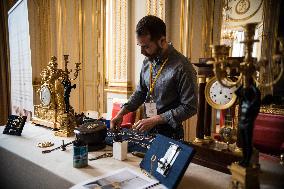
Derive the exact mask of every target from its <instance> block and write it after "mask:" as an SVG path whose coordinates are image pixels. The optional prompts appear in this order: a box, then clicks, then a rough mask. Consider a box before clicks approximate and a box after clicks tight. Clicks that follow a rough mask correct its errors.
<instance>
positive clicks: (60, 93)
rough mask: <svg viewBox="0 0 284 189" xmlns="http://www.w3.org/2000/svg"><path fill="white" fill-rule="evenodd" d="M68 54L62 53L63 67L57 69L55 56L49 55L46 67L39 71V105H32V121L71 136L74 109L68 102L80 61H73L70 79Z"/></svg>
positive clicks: (58, 133) (59, 133) (74, 123)
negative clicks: (73, 68)
mask: <svg viewBox="0 0 284 189" xmlns="http://www.w3.org/2000/svg"><path fill="white" fill-rule="evenodd" d="M68 56H69V55H64V61H65V69H64V70H62V69H58V67H57V66H58V64H57V58H56V57H55V56H52V57H51V60H50V62H49V63H48V65H47V67H46V68H45V69H43V71H42V72H41V74H40V76H41V84H40V85H41V86H40V88H39V90H38V93H39V98H40V102H41V104H40V105H35V106H34V117H33V118H32V122H33V123H35V124H38V125H43V126H46V127H51V128H53V129H54V130H56V132H55V135H58V136H65V137H68V136H72V135H73V129H74V127H75V126H76V122H75V117H74V110H73V108H72V106H70V104H69V97H70V92H71V89H72V88H75V87H76V85H75V84H74V85H72V84H71V80H75V79H76V78H77V77H78V74H79V71H80V63H75V64H76V68H75V72H74V78H73V79H70V78H69V74H70V73H71V72H72V70H70V71H69V70H68V63H69V61H68Z"/></svg>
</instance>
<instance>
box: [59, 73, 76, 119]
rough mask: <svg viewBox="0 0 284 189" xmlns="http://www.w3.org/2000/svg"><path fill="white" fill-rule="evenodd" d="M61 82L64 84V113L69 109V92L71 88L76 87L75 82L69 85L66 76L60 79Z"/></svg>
mask: <svg viewBox="0 0 284 189" xmlns="http://www.w3.org/2000/svg"><path fill="white" fill-rule="evenodd" d="M62 84H63V86H64V102H65V113H68V112H69V109H70V102H69V98H70V93H71V90H72V89H75V88H76V84H74V85H71V81H70V79H69V78H68V77H65V78H64V79H63V80H62Z"/></svg>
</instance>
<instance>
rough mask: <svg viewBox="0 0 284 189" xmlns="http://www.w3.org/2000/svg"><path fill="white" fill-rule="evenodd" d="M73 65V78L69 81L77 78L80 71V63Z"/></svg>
mask: <svg viewBox="0 0 284 189" xmlns="http://www.w3.org/2000/svg"><path fill="white" fill-rule="evenodd" d="M75 64H76V68H75V72H74V78H73V79H71V80H75V79H77V77H78V75H79V71H80V70H81V68H80V64H81V63H79V62H78V63H75Z"/></svg>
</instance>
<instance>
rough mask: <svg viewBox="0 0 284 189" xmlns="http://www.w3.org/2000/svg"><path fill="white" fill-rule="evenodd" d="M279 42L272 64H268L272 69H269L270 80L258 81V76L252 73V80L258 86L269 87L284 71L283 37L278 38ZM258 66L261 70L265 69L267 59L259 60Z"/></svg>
mask: <svg viewBox="0 0 284 189" xmlns="http://www.w3.org/2000/svg"><path fill="white" fill-rule="evenodd" d="M278 42H279V44H278V43H277V47H276V54H275V55H273V57H272V63H271V64H272V65H271V66H270V67H271V69H272V71H271V73H272V74H271V75H272V77H273V79H272V81H268V82H266V83H264V82H261V81H259V77H257V75H256V74H253V79H254V81H255V82H256V83H257V85H258V86H260V87H269V86H272V85H274V84H276V83H277V82H278V81H279V80H280V79H281V77H282V75H283V72H284V65H283V64H284V60H283V59H284V48H283V45H284V38H280V39H279V41H278ZM258 64H259V66H258V68H259V69H261V68H262V70H265V69H266V67H267V65H268V64H269V62H268V60H261V61H259V63H258Z"/></svg>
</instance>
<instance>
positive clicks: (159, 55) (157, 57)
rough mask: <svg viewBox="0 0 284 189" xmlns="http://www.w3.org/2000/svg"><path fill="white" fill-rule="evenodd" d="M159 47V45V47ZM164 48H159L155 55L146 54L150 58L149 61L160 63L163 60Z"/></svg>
mask: <svg viewBox="0 0 284 189" xmlns="http://www.w3.org/2000/svg"><path fill="white" fill-rule="evenodd" d="M157 46H158V45H157ZM162 50H163V49H162V48H161V47H159V46H158V48H157V50H156V52H155V53H153V54H151V55H150V54H148V53H145V54H144V55H145V56H146V57H148V58H149V60H150V61H153V60H155V61H156V62H159V61H161V60H162V57H163V56H162Z"/></svg>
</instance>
